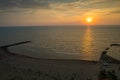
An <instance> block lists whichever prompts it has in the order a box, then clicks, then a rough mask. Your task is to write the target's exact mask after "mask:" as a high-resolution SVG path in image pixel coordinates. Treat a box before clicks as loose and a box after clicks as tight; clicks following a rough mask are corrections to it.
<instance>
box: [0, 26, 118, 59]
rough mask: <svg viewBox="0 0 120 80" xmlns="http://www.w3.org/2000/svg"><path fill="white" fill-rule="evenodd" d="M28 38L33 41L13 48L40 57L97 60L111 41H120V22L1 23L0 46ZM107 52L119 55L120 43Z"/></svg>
mask: <svg viewBox="0 0 120 80" xmlns="http://www.w3.org/2000/svg"><path fill="white" fill-rule="evenodd" d="M27 40H30V41H32V42H31V43H28V44H23V45H18V46H13V47H10V48H9V49H10V51H12V52H16V53H19V54H24V55H29V56H34V57H40V58H52V59H83V60H98V59H99V57H100V54H101V52H102V51H103V50H105V49H106V48H107V47H109V46H110V44H113V43H120V26H90V27H86V26H57V27H55V26H54V27H52V26H46V27H45V26H39V27H35V26H33V27H29V26H27V27H25V26H23V27H0V46H2V45H7V44H11V43H16V42H21V41H27ZM108 54H109V55H111V56H113V57H115V58H117V59H119V58H120V47H112V48H110V50H109V51H108Z"/></svg>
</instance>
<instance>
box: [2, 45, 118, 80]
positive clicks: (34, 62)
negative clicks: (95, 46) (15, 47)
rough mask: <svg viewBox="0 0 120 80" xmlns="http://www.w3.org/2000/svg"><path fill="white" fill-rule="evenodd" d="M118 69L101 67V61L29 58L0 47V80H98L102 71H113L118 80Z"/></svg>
mask: <svg viewBox="0 0 120 80" xmlns="http://www.w3.org/2000/svg"><path fill="white" fill-rule="evenodd" d="M119 67H120V64H115V63H109V65H103V62H101V61H87V60H73V59H72V60H70V59H42V58H35V57H29V56H25V55H20V54H16V53H12V52H10V51H9V50H8V47H0V71H1V72H0V80H18V79H19V80H99V75H101V73H100V72H101V71H102V70H106V71H110V72H112V71H113V70H114V71H115V73H116V75H117V77H118V80H119V79H120V77H119V76H120V70H119ZM10 75H11V76H10ZM6 76H7V77H6ZM27 76H29V77H27ZM108 76H109V75H108ZM100 78H101V77H100ZM105 78H106V79H108V78H107V76H105Z"/></svg>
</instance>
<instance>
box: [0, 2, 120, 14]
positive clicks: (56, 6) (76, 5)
mask: <svg viewBox="0 0 120 80" xmlns="http://www.w3.org/2000/svg"><path fill="white" fill-rule="evenodd" d="M119 5H120V0H0V13H17V12H22V13H23V12H29V11H31V9H32V10H33V11H34V10H35V9H37V10H38V9H39V10H41V9H49V10H57V11H63V12H67V11H68V12H75V11H80V12H81V13H83V12H85V11H86V12H88V11H90V10H93V9H101V10H102V9H104V8H113V7H119Z"/></svg>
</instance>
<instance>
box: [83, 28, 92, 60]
mask: <svg viewBox="0 0 120 80" xmlns="http://www.w3.org/2000/svg"><path fill="white" fill-rule="evenodd" d="M82 43H83V44H82V45H83V46H82V47H83V49H82V53H83V59H85V60H91V59H92V52H93V50H92V43H93V35H92V31H91V28H90V27H87V29H86V30H85V34H84V37H83V42H82Z"/></svg>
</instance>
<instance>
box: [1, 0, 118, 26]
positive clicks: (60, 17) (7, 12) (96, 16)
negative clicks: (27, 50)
mask: <svg viewBox="0 0 120 80" xmlns="http://www.w3.org/2000/svg"><path fill="white" fill-rule="evenodd" d="M86 17H92V19H93V22H92V25H120V0H0V26H33V25H35V26H39V25H85V24H86V22H85V19H86Z"/></svg>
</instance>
